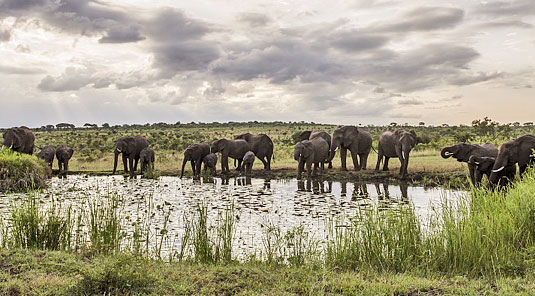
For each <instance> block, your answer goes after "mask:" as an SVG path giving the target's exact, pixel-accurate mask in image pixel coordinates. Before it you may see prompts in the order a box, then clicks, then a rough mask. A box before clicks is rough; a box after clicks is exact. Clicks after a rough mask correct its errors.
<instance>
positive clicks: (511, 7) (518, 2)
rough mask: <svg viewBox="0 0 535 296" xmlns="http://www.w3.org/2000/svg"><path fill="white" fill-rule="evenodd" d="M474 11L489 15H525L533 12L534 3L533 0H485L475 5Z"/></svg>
mask: <svg viewBox="0 0 535 296" xmlns="http://www.w3.org/2000/svg"><path fill="white" fill-rule="evenodd" d="M474 11H475V12H476V13H479V14H487V15H491V16H499V17H501V16H504V15H515V16H526V15H533V14H535V4H534V3H533V0H511V1H485V2H482V3H481V4H480V5H478V6H476V7H475V9H474Z"/></svg>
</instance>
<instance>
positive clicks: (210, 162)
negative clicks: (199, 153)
mask: <svg viewBox="0 0 535 296" xmlns="http://www.w3.org/2000/svg"><path fill="white" fill-rule="evenodd" d="M202 162H203V163H204V171H205V172H206V170H207V169H208V168H210V175H211V176H215V175H216V173H217V169H216V165H217V154H215V153H209V154H208V155H206V156H205V157H204V158H203V159H202Z"/></svg>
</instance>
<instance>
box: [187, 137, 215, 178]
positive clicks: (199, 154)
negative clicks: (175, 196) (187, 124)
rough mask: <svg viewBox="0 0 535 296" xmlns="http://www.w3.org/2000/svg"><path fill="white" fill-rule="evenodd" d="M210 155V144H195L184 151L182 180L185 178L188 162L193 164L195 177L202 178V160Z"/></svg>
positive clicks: (192, 168)
mask: <svg viewBox="0 0 535 296" xmlns="http://www.w3.org/2000/svg"><path fill="white" fill-rule="evenodd" d="M208 154H210V145H208V143H195V144H191V145H189V146H188V148H186V150H184V160H182V171H181V172H180V178H182V176H184V167H185V166H186V162H188V161H189V162H191V170H192V171H193V177H196V176H200V175H201V164H202V160H203V158H204V157H205V156H206V155H208Z"/></svg>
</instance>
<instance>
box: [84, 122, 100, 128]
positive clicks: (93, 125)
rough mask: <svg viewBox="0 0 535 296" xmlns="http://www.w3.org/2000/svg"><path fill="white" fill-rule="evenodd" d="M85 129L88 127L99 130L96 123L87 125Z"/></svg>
mask: <svg viewBox="0 0 535 296" xmlns="http://www.w3.org/2000/svg"><path fill="white" fill-rule="evenodd" d="M84 127H87V128H98V125H97V124H94V123H85V124H84Z"/></svg>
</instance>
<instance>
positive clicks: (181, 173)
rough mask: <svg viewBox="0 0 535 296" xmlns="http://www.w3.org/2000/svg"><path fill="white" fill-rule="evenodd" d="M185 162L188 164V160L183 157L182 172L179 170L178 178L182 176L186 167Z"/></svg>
mask: <svg viewBox="0 0 535 296" xmlns="http://www.w3.org/2000/svg"><path fill="white" fill-rule="evenodd" d="M186 162H188V160H187V159H186V158H185V157H184V160H183V161H182V170H180V178H182V176H184V167H185V166H186Z"/></svg>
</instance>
